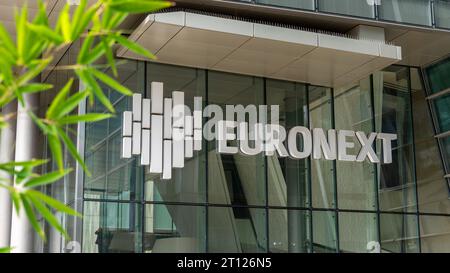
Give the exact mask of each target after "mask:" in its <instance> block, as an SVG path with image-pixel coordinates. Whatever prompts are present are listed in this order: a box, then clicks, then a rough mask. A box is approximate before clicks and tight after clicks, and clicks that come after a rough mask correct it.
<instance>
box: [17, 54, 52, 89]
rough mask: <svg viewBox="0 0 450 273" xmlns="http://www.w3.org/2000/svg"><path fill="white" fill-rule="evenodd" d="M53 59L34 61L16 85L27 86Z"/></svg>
mask: <svg viewBox="0 0 450 273" xmlns="http://www.w3.org/2000/svg"><path fill="white" fill-rule="evenodd" d="M52 59H53V57H48V58H45V59H38V60H35V61H34V62H33V63H32V64H31V65H30V66H29V67H28V70H27V72H25V73H24V74H23V75H22V76H21V77H20V78H19V79H18V80H17V85H18V86H22V85H25V84H27V83H28V82H29V81H31V80H32V79H34V78H36V77H37V76H38V75H39V74H40V73H41V72H42V71H43V70H44V69H45V68H46V67H47V66H48V64H49V63H50V62H51V61H52Z"/></svg>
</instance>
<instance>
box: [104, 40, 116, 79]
mask: <svg viewBox="0 0 450 273" xmlns="http://www.w3.org/2000/svg"><path fill="white" fill-rule="evenodd" d="M101 43H102V46H103V47H104V49H105V55H106V59H107V60H108V64H109V66H110V68H111V71H112V72H113V75H114V77H118V75H119V74H118V73H117V67H116V62H115V60H114V54H113V52H112V49H111V46H109V43H107V42H106V41H105V39H102V41H101Z"/></svg>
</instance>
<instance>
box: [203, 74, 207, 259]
mask: <svg viewBox="0 0 450 273" xmlns="http://www.w3.org/2000/svg"><path fill="white" fill-rule="evenodd" d="M204 72H205V107H206V106H208V104H209V86H208V84H209V78H208V77H209V70H204ZM202 141H203V144H204V145H203V147H205V195H206V196H205V202H206V206H205V252H209V223H208V221H209V186H208V184H209V170H208V168H209V141H207V140H206V139H205V138H203V140H202Z"/></svg>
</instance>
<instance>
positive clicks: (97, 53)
mask: <svg viewBox="0 0 450 273" xmlns="http://www.w3.org/2000/svg"><path fill="white" fill-rule="evenodd" d="M112 44H113V43H112V42H111V44H110V45H109V46H112ZM103 55H105V48H104V46H103V45H102V44H101V43H100V44H97V45H96V46H95V47H94V48H93V49H92V50H91V51H90V52H89V54H87V55H86V58H85V59H84V63H85V64H92V63H94V62H95V61H97V60H98V59H99V58H100V57H103Z"/></svg>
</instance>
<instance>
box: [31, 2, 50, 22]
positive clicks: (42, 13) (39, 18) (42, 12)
mask: <svg viewBox="0 0 450 273" xmlns="http://www.w3.org/2000/svg"><path fill="white" fill-rule="evenodd" d="M37 2H38V7H39V9H38V13H37V15H36V17H35V18H34V20H33V23H35V24H38V25H44V26H48V16H47V7H46V4H45V3H44V2H42V0H38V1H37Z"/></svg>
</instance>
